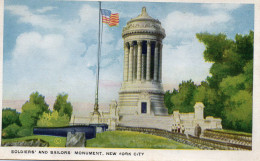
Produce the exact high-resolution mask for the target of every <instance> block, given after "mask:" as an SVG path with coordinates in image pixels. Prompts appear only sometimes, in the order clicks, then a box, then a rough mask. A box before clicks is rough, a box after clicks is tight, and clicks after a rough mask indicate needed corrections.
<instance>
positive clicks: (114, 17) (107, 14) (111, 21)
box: [101, 9, 119, 27]
mask: <svg viewBox="0 0 260 161" xmlns="http://www.w3.org/2000/svg"><path fill="white" fill-rule="evenodd" d="M101 14H102V23H106V24H108V25H109V26H110V27H112V26H117V25H118V24H119V14H118V13H111V11H110V10H107V9H101Z"/></svg>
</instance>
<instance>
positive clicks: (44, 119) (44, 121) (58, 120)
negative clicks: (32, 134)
mask: <svg viewBox="0 0 260 161" xmlns="http://www.w3.org/2000/svg"><path fill="white" fill-rule="evenodd" d="M69 122H70V118H69V117H68V115H67V114H64V115H62V116H60V115H59V113H58V111H53V112H52V113H45V112H44V113H43V115H42V116H41V117H40V119H39V120H38V122H37V126H39V127H62V126H67V125H69Z"/></svg>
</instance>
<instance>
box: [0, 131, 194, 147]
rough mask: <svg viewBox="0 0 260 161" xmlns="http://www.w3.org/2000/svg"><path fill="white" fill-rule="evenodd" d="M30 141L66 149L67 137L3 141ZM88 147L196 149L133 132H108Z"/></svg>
mask: <svg viewBox="0 0 260 161" xmlns="http://www.w3.org/2000/svg"><path fill="white" fill-rule="evenodd" d="M29 139H42V140H44V141H47V142H49V144H50V147H65V144H66V137H55V136H44V135H33V136H27V137H22V138H14V139H2V143H4V142H16V141H24V140H29ZM87 147H100V148H147V149H196V148H195V147H192V146H188V145H185V144H181V143H178V142H175V141H173V140H170V139H167V138H164V137H159V136H154V135H150V134H143V133H139V132H131V131H106V132H103V133H98V134H97V137H96V138H94V139H91V140H87Z"/></svg>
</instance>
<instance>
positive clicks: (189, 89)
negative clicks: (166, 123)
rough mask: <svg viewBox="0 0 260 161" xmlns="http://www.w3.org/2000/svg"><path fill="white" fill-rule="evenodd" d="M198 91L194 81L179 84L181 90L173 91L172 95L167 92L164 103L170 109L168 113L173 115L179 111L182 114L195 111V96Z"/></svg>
mask: <svg viewBox="0 0 260 161" xmlns="http://www.w3.org/2000/svg"><path fill="white" fill-rule="evenodd" d="M196 89H197V86H196V85H195V84H194V82H193V81H192V80H189V81H182V83H181V84H179V90H178V91H177V90H176V89H174V90H173V92H172V93H170V92H169V91H168V92H166V94H165V98H164V102H165V105H166V107H167V108H168V113H169V114H172V113H173V111H175V110H179V111H180V112H192V111H194V109H193V106H194V102H193V95H194V93H195V91H196Z"/></svg>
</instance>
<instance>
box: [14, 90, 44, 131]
mask: <svg viewBox="0 0 260 161" xmlns="http://www.w3.org/2000/svg"><path fill="white" fill-rule="evenodd" d="M48 111H49V110H48V104H46V102H45V100H44V96H42V95H40V94H39V93H38V92H35V93H32V94H31V95H30V99H29V101H26V102H25V104H24V105H23V106H22V113H21V114H20V117H19V119H20V121H21V124H22V127H23V128H32V127H33V126H35V125H36V124H37V120H38V119H39V117H40V116H41V115H42V114H43V112H48Z"/></svg>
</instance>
